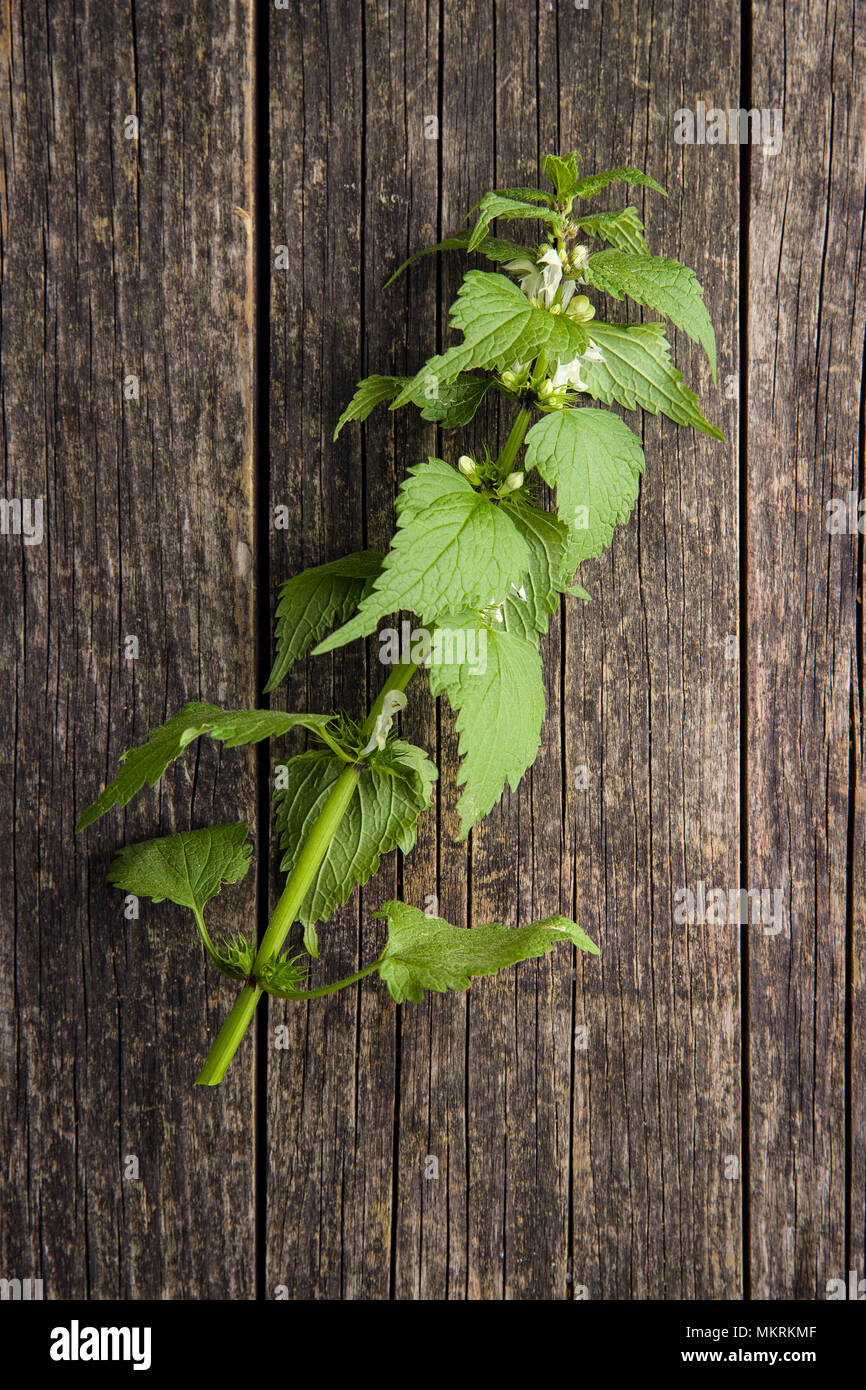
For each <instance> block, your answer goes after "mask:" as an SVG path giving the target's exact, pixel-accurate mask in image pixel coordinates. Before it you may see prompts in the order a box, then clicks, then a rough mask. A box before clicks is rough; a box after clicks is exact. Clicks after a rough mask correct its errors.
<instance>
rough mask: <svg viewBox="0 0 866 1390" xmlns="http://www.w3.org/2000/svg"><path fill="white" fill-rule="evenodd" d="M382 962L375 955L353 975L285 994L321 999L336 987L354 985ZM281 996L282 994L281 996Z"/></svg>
mask: <svg viewBox="0 0 866 1390" xmlns="http://www.w3.org/2000/svg"><path fill="white" fill-rule="evenodd" d="M381 962H382V957H381V956H377V957H376V959H375V960H374V961H373V962H372V963H371V964H370V965H365V966H363V967H362V969H361V970H356V971H355V973H354V975H347V976H346V978H345V980H335V981H334V983H333V984H332V985H321V986H320V987H319V988H318V989H299V990H294V991H293V992H292V993H291V994H287V995H286V996H285V997H286V998H287V999H321V998H322V996H323V995H324V994H336V993H337V990H338V989H345V988H346V986H347V985H356V984H357V983H358V981H359V980H363V979H364V977H365V975H372V973H373V971H374V970H376V969H377V968H378V966H379V965H380V964H381ZM281 997H282V996H281Z"/></svg>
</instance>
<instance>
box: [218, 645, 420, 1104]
mask: <svg viewBox="0 0 866 1390" xmlns="http://www.w3.org/2000/svg"><path fill="white" fill-rule="evenodd" d="M417 669H418V663H417V662H414V661H407V662H400V664H399V665H398V666H395V667H394V669H393V671H392V672H391V674H390V676H389V677H388V679H387V681H386V682H385V684H384V685H383V687H382V689H381V690H380V691H379V694H378V696H377V697H376V700H375V702H374V704H373V707H372V709H371V710H370V713H369V714H368V715H367V718H366V720H365V722H364V733H365V734H371V733H372V731H373V726H374V724H375V723H376V719H377V718H378V715H379V713H380V711H381V709H382V705H383V703H384V701H385V697H386V696H387V695H389V694H390V693H391V692H392V691H394V690H405V688H406V686H407V685H408V684H409V681H410V680H411V679H412V677H413V675H414V674H415V672H416V671H417ZM360 775H361V768H360V767H359V766H357V765H356V764H354V763H353V764H351V765H349V766H347V767H346V770H345V771H344V772H341V773H340V776H339V777H338V778H337V781H336V782H335V783H334V786H333V787H332V789H331V794H330V796H329V797H328V799H327V801H326V802H325V804H324V806H323V807H322V810H321V812H320V814H319V818H318V820H317V821H316V823H315V825H314V826H313V828H312V830H311V831H310V833H309V835H308V837H307V839H306V840H305V842H304V846H303V848H302V850H301V852H300V854H299V855H298V858H297V861H296V863H295V867H294V869H293V870H292V872H291V874H290V875H289V877H288V880H287V882H286V886H285V888H284V889H283V891H282V893H281V895H280V898H279V901H278V903H277V905H276V907H275V908H274V915H273V916H272V918H271V920H270V922H269V923H268V928H267V931H266V932H265V934H264V936H263V937H262V942H261V945H260V946H259V949H258V953H257V955H256V959H255V962H254V964H253V970H252V973H253V976H256V975H257V974H258V972H259V971H260V970H261V967H262V966H263V965H264V964H265V963H266V962H267V961H270V960H275V959H276V957H277V955H278V954H279V951H280V948H281V946H282V944H283V942H284V941H285V939H286V937H287V936H288V934H289V932H290V930H291V928H292V924H293V923H294V922H295V920H296V918H297V915H298V912H299V911H300V908H301V904H302V903H303V901H304V898H305V897H306V895H307V890H308V889H309V887H310V884H311V883H312V881H313V879H314V878H315V876H316V873H317V872H318V869H319V865H320V864H321V862H322V860H323V859H324V857H325V855H326V854H327V852H328V847H329V845H330V843H331V841H332V840H333V838H334V835H335V834H336V833H337V829H338V827H339V824H340V821H341V820H342V819H343V816H344V815H345V813H346V811H347V809H348V806H349V803H350V802H351V800H352V797H353V795H354V793H355V788H356V787H357V785H358V778H359V777H360ZM372 969H375V966H370V967H369V968H367V969H365V970H363V971H362V972H361V973H360V974H359V975H358V976H357V977H352V979H349V980H343V981H341V982H340V984H339V985H333V986H326V987H324V988H323V989H322V990H312V991H311V992H310V993H309V995H307V994H304V995H303V996H301V997H303V998H314V997H315V996H317V995H318V994H321V993H324V994H330V993H332V992H333V990H334V989H338V988H342V987H343V986H344V985H347V984H352V983H354V979H355V978H357V979H361V978H362V977H363V975H365V974H369V973H370V970H372ZM263 993H264V990H263V987H262V985H261V984H259V983H258V982H257V980H256V979H252V980H250V981H249V982H248V983H247V984H246V985H244V987H243V989H242V990H241V992H240V994H239V995H238V997H237V999H236V1000H235V1003H234V1007H233V1008H232V1011H231V1013H230V1014H229V1016H228V1018H227V1019H226V1021H225V1023H224V1024H223V1026H222V1028H221V1029H220V1031H219V1035H218V1037H217V1040H216V1042H215V1043H214V1045H213V1047H212V1048H211V1050H210V1052H209V1053H208V1057H207V1060H206V1062H205V1064H204V1066H203V1067H202V1069H201V1071H200V1072H199V1074H198V1076H197V1077H196V1085H198V1086H217V1085H219V1083H220V1081H222V1079H223V1077H224V1076H225V1074H226V1071H227V1070H228V1066H229V1063H230V1062H231V1060H232V1058H233V1057H234V1055H235V1053H236V1052H237V1050H238V1047H239V1046H240V1043H241V1039H242V1038H243V1036H244V1033H245V1032H246V1031H247V1028H248V1027H249V1025H250V1021H251V1019H252V1016H253V1014H254V1013H255V1010H256V1005H257V1004H258V1002H259V1000H260V999H261V997H262V994H263Z"/></svg>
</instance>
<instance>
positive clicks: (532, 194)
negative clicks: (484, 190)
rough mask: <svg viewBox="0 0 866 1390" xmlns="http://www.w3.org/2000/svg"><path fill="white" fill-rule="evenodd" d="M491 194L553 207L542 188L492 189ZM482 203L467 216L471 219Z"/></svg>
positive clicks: (478, 203) (547, 194)
mask: <svg viewBox="0 0 866 1390" xmlns="http://www.w3.org/2000/svg"><path fill="white" fill-rule="evenodd" d="M492 193H493V194H494V195H495V196H496V197H497V198H517V199H521V198H522V199H523V200H524V202H529V203H546V204H547V206H548V207H552V206H553V198H552V197H551V195H550V194H549V193H547V192H545V190H544V189H543V188H494V189H493V190H492ZM483 201H484V199H483V198H482V199H481V201H480V202H477V203H476V204H475V206H474V207H472V208H470V209H469V212H468V214H467V216H469V217H471V216H472V214H473V212H477V211H478V209H479V208H480V207H481V203H482V202H483Z"/></svg>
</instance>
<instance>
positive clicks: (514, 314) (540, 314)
mask: <svg viewBox="0 0 866 1390" xmlns="http://www.w3.org/2000/svg"><path fill="white" fill-rule="evenodd" d="M451 325H452V327H454V328H458V329H460V330H461V331H462V332H463V334H464V340H463V342H462V343H457V344H456V345H455V346H454V347H452V348H449V349H448V351H447V352H445V353H443V354H442V355H441V356H439V357H431V358H430V360H429V362H427V363H426V364H425V365H424V366H423V367H422V368H421V370H420V371H419V372H418V373H417V375H416V376H415V377H413V379H412V381H411V382H410V384H409V385H408V386H405V387H404V388H403V390H402V391H401V392H400V395H399V396H398V397H397V399H396V400H395V401H394V403H393V405H392V407H391V409H392V410H394V409H396V408H397V407H398V406H400V405H403V404H405V402H406V401H408V400H413V399H414V398H415V394H416V392H418V391H424V390H425V389H426V390H427V391H428V392H429V390H430V389H431V385H432V387H434V388H435V387H438V389H440V390H441V388H442V384H443V383H444V382H446V381H449V380H450V379H451V378H453V377H455V376H457V374H458V372H463V371H470V370H472V369H474V368H481V369H490V368H494V367H497V368H500V369H504V368H508V367H511V366H512V365H513V364H514V363H515V362H531V361H532V360H533V358H534V357H536V356H537V354H538V352H539V350H540V349H541V348H545V349H546V350H547V353H548V355H549V356H550V357H551V358H553V357H559V358H561V359H562V361H564V362H570V361H572V359H573V358H575V357H576V356H578V354H580V353H582V352H585V351H586V349H587V347H588V346H589V334H588V332H587V330H586V328H585V327H584V326H583V325H582V324H578V323H575V322H574V321H573V320H572V319H570V318H568V317H567V316H566V315H564V314H551V313H549V312H548V310H547V309H541V308H537V307H536V306H535V305H533V304H530V302H529V300H528V299H527V298H526V295H525V294H524V293H523V291H522V290H521V289H520V288H519V286H517V285H515V284H514V283H513V282H512V281H511V280H508V279H506V277H505V276H504V275H499V274H496V273H495V272H490V271H484V270H470V271H468V272H467V274H466V276H465V277H464V280H463V284H462V285H461V287H460V291H459V293H458V295H457V299H456V301H455V303H454V304H453V305H452V306H451ZM592 327H593V337H594V336H595V332H594V329H595V325H594V324H593V326H592Z"/></svg>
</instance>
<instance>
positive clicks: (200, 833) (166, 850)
mask: <svg viewBox="0 0 866 1390" xmlns="http://www.w3.org/2000/svg"><path fill="white" fill-rule="evenodd" d="M247 833H248V831H247V826H246V825H245V824H244V822H243V821H238V822H237V824H235V825H213V826H209V827H208V828H207V829H206V830H182V831H181V832H180V833H179V834H177V835H165V836H163V837H162V838H161V839H158V840H144V841H142V842H141V843H140V844H137V845H126V846H125V847H124V848H123V849H121V850H118V852H117V854H116V855H115V856H114V858H113V860H112V861H111V864H110V865H109V869H108V873H107V875H106V877H107V879H108V882H109V883H110V884H112V885H113V886H114V887H115V888H122V889H124V891H125V892H127V893H134V894H135V895H136V897H139V898H150V899H152V901H153V902H155V903H161V902H163V901H164V899H166V898H168V899H169V901H170V902H173V903H177V904H178V906H179V907H188V908H190V909H191V910H192V911H193V912H198V913H201V912H203V910H204V908H205V906H206V904H207V903H209V902H210V900H211V898H215V897H216V895H217V893H218V892H219V890H220V886H221V885H222V884H223V883H237V882H238V880H239V879H242V878H243V877H244V875H245V874H246V872H247V869H248V868H249V867H250V854H251V852H252V845H251V844H250V843H249V841H248V839H247Z"/></svg>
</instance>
